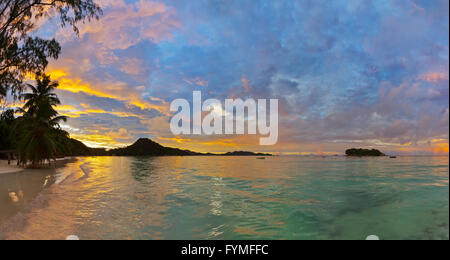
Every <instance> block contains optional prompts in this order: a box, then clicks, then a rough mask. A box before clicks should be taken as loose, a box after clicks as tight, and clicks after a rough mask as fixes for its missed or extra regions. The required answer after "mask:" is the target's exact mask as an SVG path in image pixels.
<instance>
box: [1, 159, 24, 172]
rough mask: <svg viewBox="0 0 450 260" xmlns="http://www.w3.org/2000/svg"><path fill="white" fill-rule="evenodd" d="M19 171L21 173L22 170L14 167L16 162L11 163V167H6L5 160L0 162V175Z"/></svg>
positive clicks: (6, 162)
mask: <svg viewBox="0 0 450 260" xmlns="http://www.w3.org/2000/svg"><path fill="white" fill-rule="evenodd" d="M21 171H23V168H21V167H18V166H16V161H11V165H8V161H7V160H0V174H8V173H14V172H21Z"/></svg>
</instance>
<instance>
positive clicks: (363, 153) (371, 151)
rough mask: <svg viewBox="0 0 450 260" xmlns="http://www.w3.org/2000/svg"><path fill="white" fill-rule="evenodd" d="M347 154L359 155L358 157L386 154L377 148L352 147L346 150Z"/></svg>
mask: <svg viewBox="0 0 450 260" xmlns="http://www.w3.org/2000/svg"><path fill="white" fill-rule="evenodd" d="M345 154H346V155H347V156H357V157H363V156H386V155H385V154H384V153H382V152H380V151H379V150H377V149H361V148H359V149H357V148H352V149H348V150H347V151H345Z"/></svg>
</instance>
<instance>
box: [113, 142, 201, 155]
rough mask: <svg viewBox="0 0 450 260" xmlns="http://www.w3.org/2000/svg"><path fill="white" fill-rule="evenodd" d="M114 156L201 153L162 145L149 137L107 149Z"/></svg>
mask: <svg viewBox="0 0 450 260" xmlns="http://www.w3.org/2000/svg"><path fill="white" fill-rule="evenodd" d="M109 154H110V155H115V156H192V155H202V154H201V153H196V152H192V151H189V150H181V149H177V148H170V147H164V146H162V145H160V144H158V143H156V142H154V141H152V140H150V139H147V138H141V139H139V140H137V141H136V142H135V143H134V144H132V145H130V146H127V147H124V148H117V149H113V150H110V151H109Z"/></svg>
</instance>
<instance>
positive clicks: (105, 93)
mask: <svg viewBox="0 0 450 260" xmlns="http://www.w3.org/2000/svg"><path fill="white" fill-rule="evenodd" d="M48 74H49V75H50V76H51V78H52V79H54V80H57V81H58V82H59V87H58V89H61V90H66V91H69V92H72V93H80V92H83V93H86V94H88V95H94V96H97V97H103V98H111V99H115V100H119V101H124V102H127V103H128V104H129V105H132V106H136V107H138V108H140V109H142V110H145V109H149V110H150V109H155V110H157V111H159V112H160V113H162V114H168V105H167V104H162V105H154V104H151V103H150V102H147V101H145V100H143V99H142V98H141V97H140V93H139V92H137V91H134V90H133V89H131V88H130V87H129V86H128V85H126V84H125V83H122V82H118V83H110V84H105V86H93V85H91V84H90V83H88V82H85V81H83V80H82V79H79V78H71V77H70V75H69V73H68V72H66V71H64V70H61V69H49V71H48Z"/></svg>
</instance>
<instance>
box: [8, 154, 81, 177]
mask: <svg viewBox="0 0 450 260" xmlns="http://www.w3.org/2000/svg"><path fill="white" fill-rule="evenodd" d="M73 160H76V157H64V158H58V159H56V162H53V161H52V166H51V167H55V168H59V167H61V166H63V165H64V164H66V163H68V162H70V161H73ZM46 168H48V167H44V168H41V169H46ZM25 170H33V169H27V168H24V167H21V166H16V160H12V161H11V164H10V165H8V161H7V160H0V175H3V174H11V173H19V172H23V171H25Z"/></svg>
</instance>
